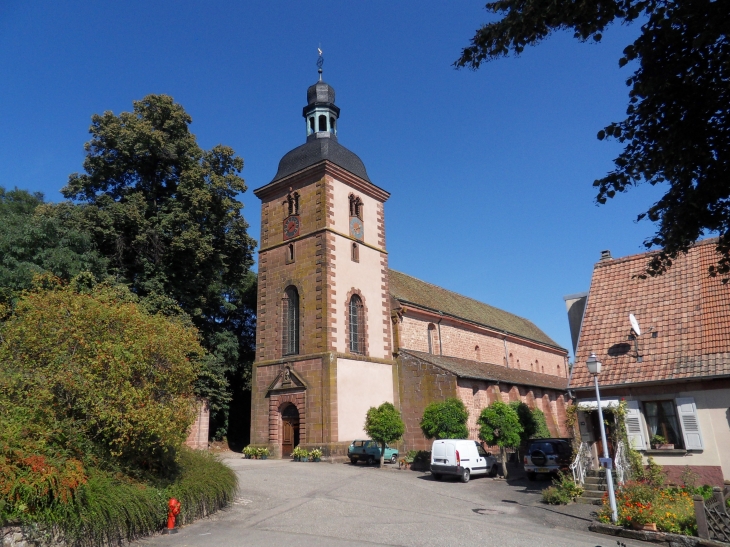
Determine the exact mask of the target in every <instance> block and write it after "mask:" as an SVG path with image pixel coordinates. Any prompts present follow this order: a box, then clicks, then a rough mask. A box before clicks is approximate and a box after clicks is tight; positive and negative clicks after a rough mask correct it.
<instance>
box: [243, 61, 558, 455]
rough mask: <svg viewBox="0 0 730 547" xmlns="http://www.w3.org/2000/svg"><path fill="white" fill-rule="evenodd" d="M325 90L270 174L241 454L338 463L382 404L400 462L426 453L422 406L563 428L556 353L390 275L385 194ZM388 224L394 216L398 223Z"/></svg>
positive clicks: (498, 320) (463, 302)
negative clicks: (397, 433) (401, 428)
mask: <svg viewBox="0 0 730 547" xmlns="http://www.w3.org/2000/svg"><path fill="white" fill-rule="evenodd" d="M339 115H340V109H339V108H338V107H337V106H336V105H335V91H334V89H333V88H332V87H331V86H330V85H328V84H326V83H325V82H323V81H322V79H321V70H320V80H319V81H318V82H316V83H315V84H314V85H312V86H311V87H309V89H308V90H307V105H306V106H305V107H304V109H303V116H304V120H305V131H306V142H305V143H304V144H303V145H301V146H299V147H297V148H295V149H294V150H292V151H290V152H288V153H287V154H285V155H284V157H283V158H282V159H281V161H280V162H279V168H278V171H277V173H276V175H275V176H274V178H273V180H272V181H271V182H270V183H268V184H266V185H265V186H262V187H260V188H258V189H256V190H255V191H254V194H255V195H256V196H257V197H258V198H259V199H260V200H261V238H260V250H259V278H258V279H259V281H258V283H259V284H258V310H257V329H256V361H255V363H254V365H253V378H252V402H251V443H252V444H253V445H258V446H268V447H269V449H270V450H271V451H272V454H274V455H275V456H287V455H288V454H289V453H290V452H291V451H292V450H293V448H294V447H296V446H297V445H302V446H304V447H307V448H314V447H318V448H322V449H323V450H324V451H325V454H326V455H331V456H341V455H344V454H345V453H346V451H347V446H348V445H349V443H350V442H351V441H352V440H354V439H359V438H365V437H366V435H365V432H364V431H363V425H364V422H365V414H366V412H367V410H368V408H370V407H371V406H378V405H380V404H381V403H383V402H385V401H388V402H391V403H393V404H394V405H395V406H396V407H397V408H398V409H399V410H400V411H401V414H402V416H403V419H404V421H405V423H406V434H405V436H404V440H403V444H404V447H403V448H404V449H406V450H409V449H422V448H426V447H428V446H430V443H429V442H428V441H427V440H426V439H425V438H424V437H423V435H422V434H421V431H420V427H419V422H420V419H421V416H422V414H423V410H424V408H425V406H426V405H427V404H428V403H429V402H431V401H437V400H443V399H445V398H447V397H453V396H456V397H459V398H461V399H462V400H463V401H464V403H465V404H466V406H467V408H468V409H469V412H470V418H469V427H470V433H471V436H472V438H475V439H476V438H477V425H476V419H477V418H478V416H479V413H480V412H481V409H482V408H484V407H485V406H487V405H488V404H490V403H491V402H493V401H495V400H503V401H506V402H508V401H515V400H520V401H524V402H526V403H527V404H528V405H529V406H530V407H535V406H537V407H538V408H540V409H541V410H543V411H544V412H545V415H546V417H547V422H548V427H549V428H550V430H551V432H552V433H553V434H554V435H556V436H566V435H567V434H568V432H567V430H566V427H565V404H566V401H567V399H566V395H565V391H566V387H567V377H568V374H567V373H568V370H567V368H568V366H567V365H568V362H567V351H566V350H565V349H563V348H561V347H559V346H558V345H557V344H556V343H555V342H554V341H552V340H551V339H550V338H549V337H548V336H547V335H546V334H545V333H544V332H542V331H541V330H540V329H539V328H537V327H536V326H535V325H534V324H533V323H531V322H530V321H528V320H526V319H523V318H521V317H517V316H515V315H513V314H510V313H508V312H506V311H502V310H499V309H497V308H494V307H492V306H489V305H487V304H484V303H481V302H478V301H476V300H473V299H471V298H467V297H465V296H462V295H459V294H456V293H454V292H451V291H448V290H446V289H443V288H441V287H437V286H435V285H431V284H429V283H426V282H423V281H420V280H419V279H416V278H415V277H411V276H409V275H406V274H403V273H400V272H396V271H393V270H390V269H389V267H388V252H387V250H386V238H385V209H384V204H385V202H386V201H387V199H388V198H389V197H390V194H389V193H388V192H387V191H386V190H384V189H383V188H380V187H379V186H377V185H376V184H375V183H373V181H371V180H370V178H369V176H368V173H367V171H366V169H365V165H364V164H363V162H362V161H361V160H360V158H359V157H358V156H356V155H355V154H354V153H353V152H351V151H350V150H348V149H347V148H345V147H344V146H342V145H341V144H340V143H339V140H338V119H339ZM396 214H397V213H396Z"/></svg>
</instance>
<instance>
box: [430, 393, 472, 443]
mask: <svg viewBox="0 0 730 547" xmlns="http://www.w3.org/2000/svg"><path fill="white" fill-rule="evenodd" d="M468 419H469V411H468V410H467V409H466V406H464V403H463V402H462V401H461V399H457V398H456V397H450V398H448V399H446V400H445V401H439V402H433V403H430V404H429V405H428V406H427V407H426V409H425V410H424V411H423V418H421V431H423V435H424V436H425V437H426V438H427V439H468V438H469V428H468V427H467V426H466V421H467V420H468Z"/></svg>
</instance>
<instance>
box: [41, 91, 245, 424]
mask: <svg viewBox="0 0 730 547" xmlns="http://www.w3.org/2000/svg"><path fill="white" fill-rule="evenodd" d="M191 121H192V120H191V118H190V116H189V115H188V114H187V113H186V112H185V110H184V109H183V107H182V106H181V105H179V104H177V103H175V101H174V100H173V99H172V98H171V97H169V96H166V95H148V96H147V97H145V98H144V99H142V100H141V101H135V102H134V108H133V111H132V112H122V113H121V114H119V115H115V114H113V113H112V112H105V113H104V114H102V115H94V116H93V117H92V125H91V128H90V133H91V136H92V138H91V140H90V141H89V142H87V143H86V145H85V149H86V159H85V160H84V171H85V173H82V174H79V173H74V174H72V175H71V176H70V177H69V181H68V185H67V186H66V187H64V188H63V190H62V192H63V194H64V196H65V197H67V198H70V199H72V200H75V201H76V202H80V203H82V206H77V205H73V204H71V203H64V204H61V205H59V206H58V207H55V208H54V210H53V214H55V215H56V216H57V217H62V218H64V219H65V221H66V222H67V224H68V225H70V226H74V227H77V228H79V229H81V230H82V231H85V232H89V233H91V234H92V235H93V239H94V242H95V244H96V246H97V248H98V249H99V251H100V252H101V253H102V254H103V256H105V257H107V258H108V259H109V261H110V271H111V272H112V273H113V274H114V275H115V277H116V278H117V279H118V280H119V281H120V282H122V283H125V284H127V285H128V286H129V287H130V288H131V289H132V291H133V292H134V293H135V294H137V295H139V296H140V297H142V298H152V299H153V300H160V299H162V300H163V301H164V299H165V298H169V299H172V301H174V303H175V304H177V305H178V306H179V307H180V308H182V309H183V310H184V311H185V312H186V313H187V314H188V315H189V316H190V317H191V318H192V321H193V323H194V324H195V326H196V327H197V328H198V329H199V330H200V332H201V335H202V341H203V344H204V345H205V347H206V348H207V349H208V350H209V355H208V356H207V358H206V359H205V360H204V363H203V369H202V371H201V374H200V377H199V379H198V383H197V385H196V390H197V393H198V394H199V395H202V396H205V397H208V398H209V400H210V406H211V421H212V423H211V430H212V432H213V434H214V435H218V436H219V435H221V434H223V433H224V432H225V429H226V426H227V423H226V422H227V411H228V405H229V403H230V400H231V397H232V396H233V393H232V388H233V387H235V388H236V389H237V390H243V389H248V388H249V387H250V365H251V362H252V361H253V351H254V337H255V334H254V331H255V295H256V277H255V275H254V274H253V273H252V272H251V271H250V269H251V266H252V264H253V249H254V247H255V245H256V242H255V241H254V240H253V239H252V238H251V237H250V236H249V235H248V233H247V228H248V224H247V223H246V221H245V220H244V219H243V216H242V215H241V209H242V207H243V204H242V203H241V202H240V201H238V199H237V196H238V194H239V193H241V192H245V191H246V184H245V183H244V181H243V179H242V178H241V177H240V176H239V173H240V172H241V170H242V169H243V160H242V159H241V158H240V157H238V156H236V154H235V153H234V151H233V150H232V149H231V148H229V147H227V146H222V145H217V146H214V147H213V148H212V149H211V150H203V149H202V148H201V147H200V146H199V145H198V143H197V141H196V138H195V135H193V134H192V133H191V132H190V130H189V127H188V126H189V125H190V123H191Z"/></svg>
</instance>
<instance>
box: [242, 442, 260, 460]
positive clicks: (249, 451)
mask: <svg viewBox="0 0 730 547" xmlns="http://www.w3.org/2000/svg"><path fill="white" fill-rule="evenodd" d="M256 453H257V450H256V448H254V447H253V446H251V445H249V446H247V447H246V448H244V449H243V457H244V458H246V459H247V460H250V459H251V458H254V457H256Z"/></svg>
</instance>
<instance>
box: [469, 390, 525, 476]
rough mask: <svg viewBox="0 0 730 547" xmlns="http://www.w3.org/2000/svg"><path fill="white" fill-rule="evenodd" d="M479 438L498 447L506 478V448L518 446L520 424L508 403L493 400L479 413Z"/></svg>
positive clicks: (520, 430) (520, 431)
mask: <svg viewBox="0 0 730 547" xmlns="http://www.w3.org/2000/svg"><path fill="white" fill-rule="evenodd" d="M477 423H478V424H479V438H480V439H481V440H483V441H485V442H486V443H487V444H490V445H497V446H498V447H499V454H500V456H501V459H502V474H503V475H504V478H505V479H506V478H507V448H512V447H516V446H519V444H520V435H521V433H522V426H521V425H520V418H519V416H517V412H515V410H514V409H513V408H511V407H510V406H509V405H507V404H505V403H503V402H501V401H495V402H494V403H492V404H491V405H489V406H488V407H486V408H485V409H483V410H482V413H481V414H480V415H479V420H477Z"/></svg>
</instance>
